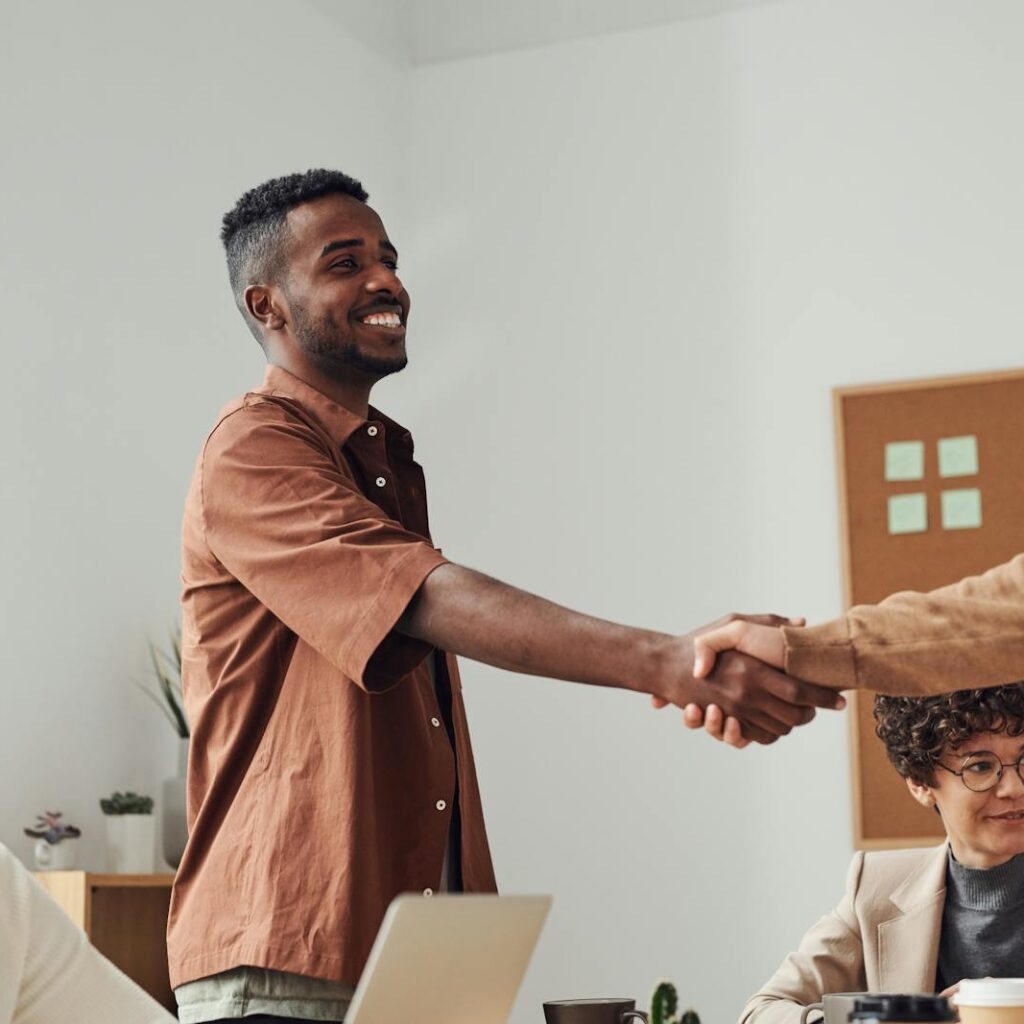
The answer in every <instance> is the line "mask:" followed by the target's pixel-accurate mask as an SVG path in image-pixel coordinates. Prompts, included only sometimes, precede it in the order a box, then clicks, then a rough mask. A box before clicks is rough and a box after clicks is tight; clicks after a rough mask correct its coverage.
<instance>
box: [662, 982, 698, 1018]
mask: <svg viewBox="0 0 1024 1024" xmlns="http://www.w3.org/2000/svg"><path fill="white" fill-rule="evenodd" d="M651 1024H700V1017H698V1016H697V1011H696V1010H684V1011H683V1012H682V1013H679V993H678V992H676V987H675V985H673V984H672V982H671V981H662V982H659V983H658V985H657V986H656V987H655V989H654V992H652V993H651Z"/></svg>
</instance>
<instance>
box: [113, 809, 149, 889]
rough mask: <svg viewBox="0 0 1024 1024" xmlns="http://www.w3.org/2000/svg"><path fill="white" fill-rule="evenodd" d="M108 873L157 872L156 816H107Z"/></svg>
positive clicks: (147, 873) (140, 873)
mask: <svg viewBox="0 0 1024 1024" xmlns="http://www.w3.org/2000/svg"><path fill="white" fill-rule="evenodd" d="M104 817H105V818H106V821H107V870H108V871H110V872H112V873H113V874H115V875H149V874H152V872H153V860H154V856H155V853H154V851H155V847H156V828H155V823H156V819H155V818H154V817H153V815H152V814H107V815H104Z"/></svg>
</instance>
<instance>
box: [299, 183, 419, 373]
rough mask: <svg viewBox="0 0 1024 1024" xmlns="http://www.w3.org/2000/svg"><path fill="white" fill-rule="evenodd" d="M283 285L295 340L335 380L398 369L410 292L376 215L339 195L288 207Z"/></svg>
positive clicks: (401, 363) (403, 359)
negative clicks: (401, 277) (289, 208)
mask: <svg viewBox="0 0 1024 1024" xmlns="http://www.w3.org/2000/svg"><path fill="white" fill-rule="evenodd" d="M287 225H288V238H287V241H286V243H285V245H286V253H287V258H286V269H285V272H284V275H283V280H282V289H283V292H284V295H285V298H286V300H287V308H288V315H289V317H290V333H291V335H292V337H293V339H294V343H295V346H296V347H297V348H298V349H299V350H300V352H301V353H302V354H303V355H304V356H305V357H306V358H307V359H308V360H310V361H311V362H312V363H313V364H314V365H315V366H316V367H317V369H318V370H319V371H320V372H322V373H324V374H325V375H326V376H328V377H331V378H333V379H335V380H342V381H344V380H348V379H350V378H351V376H352V375H353V372H354V373H356V374H358V375H360V376H363V377H368V378H371V379H373V380H378V379H380V378H381V377H384V376H386V375H387V374H389V373H396V372H397V371H398V370H401V369H403V368H404V367H405V365H406V362H407V357H406V352H405V328H406V322H407V320H408V317H409V295H408V293H407V292H406V290H405V288H404V287H403V286H402V282H401V281H400V280H399V278H398V253H397V251H396V250H395V247H394V245H392V244H391V242H390V241H389V240H388V237H387V233H386V232H385V230H384V225H383V224H382V223H381V219H380V217H378V216H377V214H376V212H375V211H374V210H372V209H371V208H370V207H369V206H367V205H366V204H365V203H361V202H360V201H359V200H358V199H354V198H352V197H351V196H345V195H330V196H324V197H323V198H321V199H316V200H313V201H312V202H309V203H303V204H302V205H301V206H297V207H295V209H293V210H290V211H289V213H288V218H287Z"/></svg>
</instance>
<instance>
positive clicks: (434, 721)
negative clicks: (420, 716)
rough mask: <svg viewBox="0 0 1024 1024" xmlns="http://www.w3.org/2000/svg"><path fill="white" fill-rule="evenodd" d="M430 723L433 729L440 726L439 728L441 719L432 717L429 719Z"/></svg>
mask: <svg viewBox="0 0 1024 1024" xmlns="http://www.w3.org/2000/svg"><path fill="white" fill-rule="evenodd" d="M430 724H431V725H432V726H433V727H434V728H435V729H440V728H441V719H440V718H432V719H431V720H430Z"/></svg>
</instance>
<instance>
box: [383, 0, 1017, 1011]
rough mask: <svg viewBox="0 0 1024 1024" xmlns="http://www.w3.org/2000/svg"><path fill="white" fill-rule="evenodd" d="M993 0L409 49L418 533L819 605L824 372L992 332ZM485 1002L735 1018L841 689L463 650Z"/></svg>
mask: <svg viewBox="0 0 1024 1024" xmlns="http://www.w3.org/2000/svg"><path fill="white" fill-rule="evenodd" d="M1022 31H1024V11H1022V10H1021V8H1020V5H1019V4H1015V3H1013V2H1012V0H1005V2H995V0H991V2H985V3H976V4H964V3H960V2H956V0H947V2H943V0H940V2H935V0H928V2H923V0H921V2H916V0H903V2H901V3H899V4H893V3H890V2H888V0H865V2H858V3H848V2H847V3H839V2H822V0H813V2H812V0H798V2H789V3H785V2H784V3H778V4H769V5H766V6H764V7H756V8H752V9H750V10H745V11H740V12H736V13H733V14H728V15H724V16H722V17H717V18H706V19H701V20H696V21H690V22H685V23H681V24H678V25H675V26H672V27H667V28H662V29H657V30H647V31H639V32H632V33H628V34H622V35H617V36H609V37H605V38H601V39H594V40H587V41H583V42H578V43H572V44H565V45H558V46H553V47H550V48H544V49H537V50H533V51H529V52H518V53H510V54H504V55H499V56H490V57H485V58H480V59H474V60H466V61H459V62H452V63H448V64H441V65H437V66H432V67H426V68H422V69H419V70H417V72H416V74H415V81H416V89H415V93H414V95H415V103H414V107H413V117H412V128H413V135H412V138H411V142H410V148H409V153H410V158H411V162H412V163H413V164H414V165H415V167H416V174H415V176H414V177H413V178H412V179H411V183H412V187H413V189H414V192H413V195H414V200H415V201H414V203H413V209H414V211H415V217H414V225H413V229H412V230H411V231H409V232H407V237H405V238H404V239H402V241H401V244H402V245H403V246H404V258H405V265H406V276H407V280H408V284H409V286H410V288H411V289H412V291H413V295H414V319H413V331H412V334H411V338H410V348H411V358H412V360H413V362H412V365H411V367H410V369H409V371H408V373H407V374H406V376H405V378H404V379H402V380H400V381H396V382H395V384H394V385H393V386H392V385H389V388H391V390H392V392H393V393H394V396H395V400H394V402H393V403H392V404H396V405H403V406H405V408H404V409H402V410H401V412H402V414H403V415H405V417H406V419H407V420H409V421H411V422H413V423H414V424H415V425H416V429H417V437H418V445H419V448H418V450H419V452H420V453H421V454H422V457H423V459H424V461H425V463H426V465H427V469H428V473H429V478H430V481H431V486H432V494H431V497H432V511H433V524H434V531H435V535H436V537H437V539H438V541H439V542H440V543H442V544H443V545H444V546H445V550H446V553H448V554H449V555H450V556H453V557H455V558H456V559H462V560H465V561H466V562H467V563H469V564H471V565H474V566H478V567H480V568H484V569H486V570H488V571H490V572H493V573H495V574H497V575H500V576H503V577H505V578H507V579H509V580H511V581H513V582H516V583H518V584H521V585H523V586H525V587H527V588H529V589H532V590H535V591H537V592H540V593H543V594H546V595H549V596H552V597H554V598H557V599H561V600H562V601H564V602H566V603H568V604H570V605H574V606H577V607H581V608H584V609H587V610H590V611H593V612H596V613H598V614H601V615H605V616H608V617H611V618H615V619H620V620H625V621H630V622H635V623H639V624H643V625H647V626H652V627H658V628H661V629H665V630H670V629H681V628H688V627H692V626H695V625H697V624H699V623H701V622H703V621H706V620H708V619H709V618H712V617H715V616H717V615H719V614H721V613H724V612H727V611H730V610H734V609H736V610H777V611H780V612H784V613H788V614H805V615H807V616H809V617H810V618H811V619H821V618H823V617H831V616H832V615H834V614H835V613H837V612H838V611H839V608H840V598H839V595H840V584H839V568H838V560H839V559H838V540H837V523H836V500H835V496H834V494H835V492H834V472H833V456H832V432H831V420H830V407H829V390H830V388H832V387H833V386H835V385H839V384H850V383H855V382H868V381H875V380H886V379H893V378H900V377H905V376H910V377H914V376H920V375H929V374H944V373H954V372H961V371H976V370H987V369H992V368H1001V367H1008V366H1013V365H1015V364H1019V363H1020V362H1021V352H1022V346H1021V342H1020V331H1019V326H1018V325H1019V323H1020V321H1021V313H1022V309H1021V306H1022V295H1024V291H1022V289H1021V287H1020V280H1021V270H1022V265H1021V264H1022V257H1021V251H1022V250H1021V245H1020V234H1021V231H1020V229H1021V224H1022V217H1024V202H1022V190H1021V186H1020V182H1021V180H1022V169H1024V168H1022V164H1024V148H1022V141H1021V137H1020V133H1019V132H1017V131H1015V130H1014V127H1013V126H1014V125H1015V124H1016V123H1017V121H1018V119H1019V111H1018V108H1019V97H1020V96H1021V94H1022V92H1024V67H1022V66H1021V64H1020V62H1019V60H1017V56H1018V50H1019V47H1018V46H1017V44H1016V40H1018V39H1019V38H1020V37H1021V33H1022ZM465 676H466V677H467V700H468V703H469V710H470V715H471V720H472V725H473V729H474V735H475V740H476V747H477V752H478V760H479V767H480V773H481V784H482V787H483V793H484V798H485V802H486V809H487V811H488V820H489V824H490V829H491V837H492V840H493V846H494V851H495V856H496V860H497V867H498V872H499V880H500V882H501V883H502V884H503V885H504V887H505V888H506V889H508V890H510V891H546V892H554V893H555V894H556V901H555V906H554V910H553V914H552V917H551V919H550V923H549V925H548V928H547V930H546V932H545V934H544V936H543V938H542V942H541V947H540V950H539V952H538V955H537V957H536V959H535V962H534V965H533V967H532V969H531V972H530V975H529V977H528V980H527V984H526V986H525V989H524V992H523V994H522V997H521V999H520V1002H519V1005H518V1010H517V1014H516V1016H515V1018H514V1019H515V1021H516V1024H527V1022H528V1021H531V1020H536V1019H538V1018H537V1008H538V1005H539V1003H540V1001H541V1000H542V999H544V998H557V997H574V996H585V995H612V994H620V993H628V994H631V995H632V994H637V995H646V993H647V992H648V991H649V990H650V988H651V986H652V984H653V983H654V982H655V981H656V980H657V979H659V978H660V977H662V976H668V977H672V978H675V979H676V980H677V981H678V983H679V985H680V988H681V990H682V997H683V999H684V1000H686V1001H692V1002H693V1003H694V1004H695V1005H696V1006H697V1007H698V1008H699V1009H700V1010H701V1011H702V1013H703V1014H704V1016H705V1020H706V1021H711V1022H723V1021H728V1020H730V1019H733V1018H734V1017H735V1015H736V1014H737V1013H738V1011H739V1009H740V1006H741V1005H742V1002H743V1000H744V998H745V996H746V995H747V994H748V993H749V992H750V991H751V990H752V989H753V988H754V987H755V986H756V985H758V984H759V983H760V982H761V981H763V979H764V978H765V977H767V975H768V974H769V972H770V971H771V970H773V969H774V967H775V966H776V964H777V963H778V961H779V960H780V959H781V957H782V955H783V954H784V953H785V952H786V951H787V950H788V949H790V948H792V946H793V945H794V944H795V943H796V941H797V940H798V939H799V937H800V935H801V934H802V932H803V930H804V929H805V928H806V927H807V926H808V925H809V924H810V923H811V922H812V921H813V920H815V919H816V918H817V916H818V915H819V914H821V913H823V912H824V911H825V910H826V909H828V908H829V907H830V906H831V905H832V904H833V903H834V901H835V900H836V899H837V898H838V896H839V894H840V893H841V890H842V883H843V879H844V877H845V866H846V863H847V860H848V857H849V854H850V849H851V845H850V843H851V840H850V825H849V814H850V812H849V796H848V774H847V761H846V739H845V722H844V721H843V720H842V719H841V717H840V716H836V715H830V716H823V717H822V718H821V719H820V720H819V721H817V722H816V723H815V724H814V725H813V726H811V727H809V728H807V729H805V730H803V731H801V732H800V733H799V734H798V735H794V736H793V737H791V738H790V739H789V740H787V741H784V742H782V743H780V744H778V745H777V746H776V747H774V748H772V749H768V750H763V749H753V750H748V751H746V752H744V753H742V754H737V753H736V752H734V751H730V750H724V749H720V748H718V747H716V746H714V745H712V744H710V743H708V742H706V741H705V740H704V739H703V738H701V737H698V736H693V735H690V734H687V733H684V731H683V730H682V729H681V727H680V726H679V725H678V724H677V721H676V719H675V718H674V716H670V715H669V714H668V713H667V712H666V713H662V715H661V716H660V717H659V716H657V715H655V714H654V713H652V712H651V711H650V710H649V709H648V708H647V707H646V706H645V703H644V701H643V700H642V699H632V698H630V697H628V696H625V695H618V694H614V693H588V692H585V691H584V690H583V689H582V688H573V687H566V686H559V685H557V684H553V683H548V682H539V681H528V680H520V679H508V678H502V677H501V676H500V674H499V673H497V672H492V671H489V670H486V669H483V668H477V667H468V668H467V669H466V672H465Z"/></svg>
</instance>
